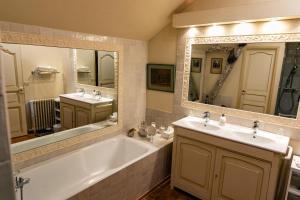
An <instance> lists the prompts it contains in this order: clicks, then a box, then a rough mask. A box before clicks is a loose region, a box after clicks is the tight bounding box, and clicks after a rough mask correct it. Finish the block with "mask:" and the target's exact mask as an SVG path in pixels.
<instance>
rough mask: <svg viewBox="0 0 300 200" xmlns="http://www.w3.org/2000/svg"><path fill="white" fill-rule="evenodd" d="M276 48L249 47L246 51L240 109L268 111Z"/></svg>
mask: <svg viewBox="0 0 300 200" xmlns="http://www.w3.org/2000/svg"><path fill="white" fill-rule="evenodd" d="M275 57H276V49H261V48H258V49H247V50H246V51H245V56H244V61H243V66H242V67H243V68H242V74H241V75H242V76H241V81H240V82H241V83H242V85H241V88H240V97H239V98H240V99H239V100H238V102H239V109H243V110H247V111H254V112H260V113H267V111H268V109H269V104H268V102H269V99H270V95H271V94H270V91H271V90H270V88H271V87H272V81H273V80H272V75H273V71H274V62H275Z"/></svg>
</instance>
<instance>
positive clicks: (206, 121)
mask: <svg viewBox="0 0 300 200" xmlns="http://www.w3.org/2000/svg"><path fill="white" fill-rule="evenodd" d="M209 118H210V112H209V111H206V112H204V113H203V119H204V126H207V123H208V121H209Z"/></svg>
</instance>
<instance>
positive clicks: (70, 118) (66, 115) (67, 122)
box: [60, 102, 75, 130]
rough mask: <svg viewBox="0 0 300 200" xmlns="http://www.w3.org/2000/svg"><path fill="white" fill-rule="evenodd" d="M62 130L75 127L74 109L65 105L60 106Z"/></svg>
mask: <svg viewBox="0 0 300 200" xmlns="http://www.w3.org/2000/svg"><path fill="white" fill-rule="evenodd" d="M60 113H61V116H60V118H61V125H62V127H61V128H62V130H66V129H71V128H74V127H75V107H74V106H72V105H69V104H66V103H62V102H61V104H60Z"/></svg>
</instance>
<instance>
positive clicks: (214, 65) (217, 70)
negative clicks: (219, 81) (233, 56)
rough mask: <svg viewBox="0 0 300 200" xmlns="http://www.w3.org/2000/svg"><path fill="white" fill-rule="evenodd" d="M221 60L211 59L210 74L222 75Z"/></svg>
mask: <svg viewBox="0 0 300 200" xmlns="http://www.w3.org/2000/svg"><path fill="white" fill-rule="evenodd" d="M222 65H223V58H212V59H211V66H210V73H211V74H222V68H223V66H222Z"/></svg>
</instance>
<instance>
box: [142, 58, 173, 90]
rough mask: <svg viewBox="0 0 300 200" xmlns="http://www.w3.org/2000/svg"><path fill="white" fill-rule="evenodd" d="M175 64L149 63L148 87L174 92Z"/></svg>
mask: <svg viewBox="0 0 300 200" xmlns="http://www.w3.org/2000/svg"><path fill="white" fill-rule="evenodd" d="M174 68H175V66H174V65H164V64H148V65H147V87H148V89H149V90H160V91H165V92H174V75H175V69H174Z"/></svg>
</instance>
